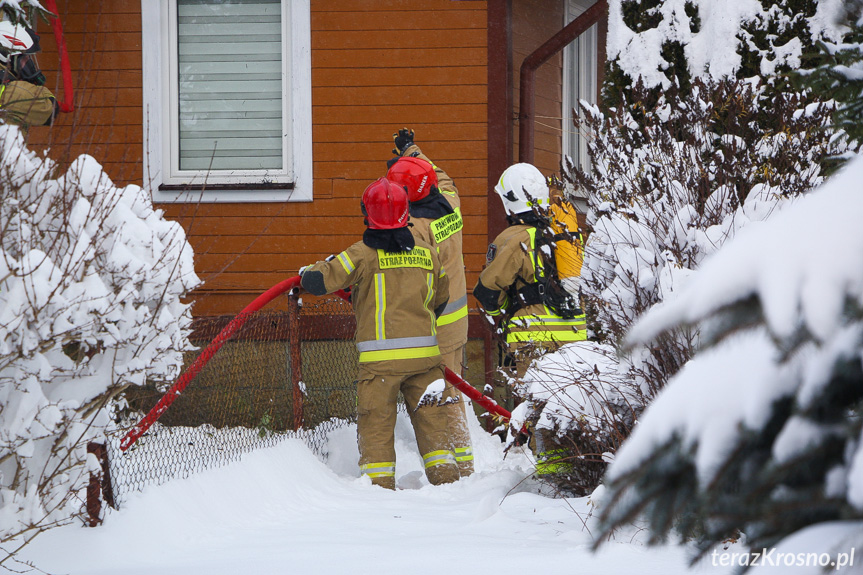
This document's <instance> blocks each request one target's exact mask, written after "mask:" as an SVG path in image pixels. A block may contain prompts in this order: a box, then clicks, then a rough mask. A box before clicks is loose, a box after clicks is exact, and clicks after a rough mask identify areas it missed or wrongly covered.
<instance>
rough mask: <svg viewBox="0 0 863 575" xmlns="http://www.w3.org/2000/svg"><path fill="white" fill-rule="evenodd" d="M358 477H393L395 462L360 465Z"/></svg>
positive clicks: (394, 474)
mask: <svg viewBox="0 0 863 575" xmlns="http://www.w3.org/2000/svg"><path fill="white" fill-rule="evenodd" d="M360 475H368V476H369V477H371V478H372V479H374V478H376V477H395V476H396V462H395V461H385V462H383V463H366V464H365V465H360Z"/></svg>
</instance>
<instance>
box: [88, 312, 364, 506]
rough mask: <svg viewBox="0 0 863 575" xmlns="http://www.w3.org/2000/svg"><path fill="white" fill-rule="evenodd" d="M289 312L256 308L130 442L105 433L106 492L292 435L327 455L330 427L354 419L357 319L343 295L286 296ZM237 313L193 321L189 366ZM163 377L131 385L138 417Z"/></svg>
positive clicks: (117, 498)
mask: <svg viewBox="0 0 863 575" xmlns="http://www.w3.org/2000/svg"><path fill="white" fill-rule="evenodd" d="M287 297H288V301H289V306H288V310H287V311H267V310H262V311H259V312H255V313H253V314H251V315H250V316H249V318H248V320H247V321H246V323H245V324H243V326H242V327H241V328H240V329H239V330H238V331H237V332H236V333H234V334H233V336H232V337H231V338H230V339H229V340H228V341H227V342H226V343H225V344H224V345H223V346H222V348H221V349H220V350H219V352H218V353H216V355H215V356H213V358H212V359H211V360H210V361H209V362H208V363H207V364H206V366H205V367H204V368H203V370H202V371H201V372H200V373H199V374H198V375H197V376H196V377H195V379H193V380H192V381H191V383H189V385H188V386H187V387H186V388H185V390H184V391H183V392H182V393H181V394H180V396H179V397H177V399H176V400H175V401H174V403H173V404H171V406H170V407H169V408H168V410H167V411H166V412H165V413H163V414H162V416H161V418H159V421H158V422H157V423H156V424H155V425H153V427H151V428H150V429H149V431H148V432H147V433H146V434H144V435H143V436H142V437H141V438H140V439H138V441H137V442H136V443H134V444H133V445H132V446H131V447H130V448H129V449H128V450H127V451H125V452H124V451H122V450H121V449H120V440H121V439H122V437H123V435H124V434H125V431H126V429H122V430H119V431H118V432H117V433H116V435H112V436H111V437H109V439H108V444H107V446H106V449H105V453H106V455H105V456H106V457H107V466H105V465H103V469H104V472H105V475H106V477H103V478H102V479H101V484H102V486H103V488H104V487H110V488H111V493H110V494H109V493H106V494H105V500H106V501H108V502H109V503H112V504H114V505H116V506H120V505H122V504H123V502H124V501H125V500H126V499H127V497H128V495H129V494H131V493H133V492H135V491H140V490H141V489H143V488H144V487H146V486H148V485H154V484H160V483H164V482H165V481H168V480H171V479H175V478H182V477H188V476H189V475H191V474H193V473H196V472H198V471H202V470H204V469H209V468H212V467H215V466H219V465H224V464H226V463H228V462H231V461H235V460H237V459H239V457H240V456H241V455H242V454H243V453H246V452H249V451H252V450H254V449H258V448H261V447H267V446H271V445H274V444H275V443H277V442H279V441H281V440H283V439H285V438H287V437H296V438H300V439H302V440H304V441H305V442H306V443H307V445H308V446H309V448H310V449H311V450H312V451H314V452H315V453H317V454H318V455H320V456H325V453H324V448H325V445H326V441H327V435H328V433H329V432H330V431H332V430H333V429H336V428H338V427H342V426H344V425H348V424H350V423H352V422H354V421H356V401H357V399H356V373H357V350H356V346H355V345H354V340H353V338H354V331H355V326H356V322H355V319H354V315H353V311H352V309H351V305H350V304H349V303H347V302H345V301H344V300H342V299H339V298H313V297H308V296H304V298H302V299H298V298H296V297H295V296H287ZM230 319H231V318H230V317H217V318H203V319H199V320H198V321H197V322H196V327H195V331H194V333H193V334H192V336H191V338H190V339H192V342H193V343H194V344H195V345H196V346H198V347H199V349H198V351H195V352H190V353H188V354H187V356H186V357H185V358H184V363H185V365H190V364H191V363H192V362H193V361H194V360H195V358H196V357H197V355H198V354H200V353H201V351H203V349H204V348H205V347H206V346H207V345H208V344H209V343H210V342H211V341H212V340H213V339H214V338H215V337H216V335H217V334H218V333H219V332H220V331H221V330H222V329H223V328H224V327H225V325H227V323H228V321H230ZM164 391H165V390H164V389H158V388H157V387H156V386H144V387H140V388H135V389H129V390H127V391H126V393H125V397H124V399H125V401H126V403H127V404H128V410H127V417H128V419H129V424H130V425H134V424H135V423H137V422H138V420H139V419H140V417H141V416H142V415H143V414H145V413H147V412H148V411H149V410H150V409H151V408H152V407H153V406H154V405H156V403H157V402H158V401H159V399H160V398H161V397H162V395H163V393H164Z"/></svg>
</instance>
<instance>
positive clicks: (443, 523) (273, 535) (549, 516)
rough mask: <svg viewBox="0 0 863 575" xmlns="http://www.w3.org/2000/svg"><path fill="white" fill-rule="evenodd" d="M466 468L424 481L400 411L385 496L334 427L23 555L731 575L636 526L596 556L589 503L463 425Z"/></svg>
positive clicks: (260, 567) (418, 569)
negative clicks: (544, 480) (657, 542)
mask: <svg viewBox="0 0 863 575" xmlns="http://www.w3.org/2000/svg"><path fill="white" fill-rule="evenodd" d="M471 432H472V435H473V438H474V447H475V451H476V467H477V472H476V473H475V474H474V475H473V476H471V477H469V478H466V479H462V480H461V481H459V482H457V483H455V484H450V485H443V486H432V485H429V484H428V483H427V481H426V480H425V477H424V476H423V474H422V471H421V460H420V457H419V454H418V453H417V450H416V447H415V444H414V436H413V431H412V429H411V427H410V424H409V423H408V422H407V418H406V416H404V415H403V414H402V415H400V417H399V422H398V425H397V428H396V434H397V441H396V447H397V460H398V469H397V482H398V486H399V489H398V490H397V491H395V492H392V491H386V490H384V489H381V488H379V487H374V486H372V485H371V483H370V482H369V481H368V480H367V479H365V478H360V477H358V470H357V459H358V453H357V446H356V435H355V434H356V427H355V426H348V427H343V428H341V429H338V430H336V431H334V432H333V433H332V434H331V436H330V440H329V444H328V450H329V456H328V457H327V461H326V462H323V461H321V459H320V458H319V457H317V456H315V455H314V454H313V453H312V452H311V451H310V450H309V449H308V448H307V447H306V446H305V444H304V443H302V442H301V441H300V440H297V439H287V440H285V441H283V442H281V443H280V444H278V445H276V446H274V447H271V448H267V449H261V450H258V451H255V452H253V453H249V454H247V455H245V456H244V457H243V458H242V460H241V461H239V462H237V463H234V464H231V465H229V466H226V467H221V468H217V469H210V470H208V471H204V472H202V473H199V474H196V475H193V476H192V477H189V478H187V479H182V480H174V481H172V482H169V483H166V484H164V485H160V486H154V487H151V488H148V489H146V490H145V491H144V492H143V493H140V494H134V495H132V496H130V497H129V498H128V501H127V503H126V504H125V505H124V506H123V508H122V509H120V510H118V511H115V510H109V512H108V513H107V517H106V518H105V522H104V524H103V525H102V526H100V527H96V528H88V527H82V526H67V527H61V528H57V529H54V530H51V531H49V532H47V533H45V534H44V535H41V536H39V537H37V538H36V539H35V540H34V541H33V542H32V543H31V544H30V545H29V546H27V547H26V548H25V549H24V550H23V551H22V553H21V555H20V559H23V560H27V561H30V562H32V563H33V564H34V565H35V566H36V567H38V568H39V569H41V570H43V571H46V572H48V573H51V574H61V573H62V574H69V575H75V574H80V575H139V574H140V575H144V574H147V575H174V574H176V575H196V574H199V573H200V574H207V575H222V574H224V575H229V574H230V575H238V574H254V575H265V574H269V573H298V574H304V575H308V574H315V573H327V574H329V573H375V574H377V573H405V574H406V573H410V574H423V573H435V574H438V573H441V572H446V573H452V574H461V573H495V574H508V573H518V574H520V575H521V574H524V573H561V574H563V573H583V574H592V573H593V574H601V575H613V574H616V573H620V574H627V575H629V574H634V573H638V574H641V575H651V574H662V575H671V574H675V573H705V572H709V573H711V574H713V573H716V574H723V573H731V570H730V568H728V567H713V566H712V565H710V559H709V558H708V560H707V562H706V563H705V564H704V565H702V566H700V567H697V568H696V569H695V570H689V569H688V568H687V565H688V551H687V549H686V548H685V547H674V546H669V547H660V548H651V547H647V546H645V545H644V544H643V543H642V540H643V539H645V538H644V537H643V533H642V532H641V531H640V530H639V529H638V528H636V527H633V528H632V529H628V530H626V531H625V532H619V533H617V535H616V537H615V539H614V540H613V541H611V542H609V543H607V544H605V545H604V546H603V547H602V548H601V549H600V551H598V552H596V553H594V552H592V551H591V545H592V543H593V539H592V536H591V526H592V525H593V524H594V521H595V520H594V518H593V517H592V516H591V513H590V511H591V509H592V508H591V505H590V503H589V501H588V498H579V499H562V498H553V497H549V496H545V495H543V494H542V493H541V490H540V488H539V485H538V484H537V483H536V482H535V481H534V480H532V479H531V477H530V475H531V467H532V465H531V460H530V458H529V456H528V455H527V454H525V453H523V452H512V451H511V452H510V453H509V454H507V455H506V457H504V454H503V449H502V446H501V443H500V441H499V439H498V438H497V437H494V436H490V435H488V434H487V433H485V432H484V431H483V430H482V429H481V427H480V424H479V422H476V423H475V424H472V429H471Z"/></svg>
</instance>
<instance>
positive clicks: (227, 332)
mask: <svg viewBox="0 0 863 575" xmlns="http://www.w3.org/2000/svg"><path fill="white" fill-rule="evenodd" d="M299 285H300V276H294V277H292V278H288V279H286V280H284V281H282V282H280V283H278V284H276V285H274V286H273V287H271V288H270V289H268V290H267V291H265V292H264V293H263V294H261V295H259V296H258V297H257V298H255V300H254V301H252V303H250V304H249V305H247V306H246V307H245V308H244V309H243V311H241V312H240V313H238V314H237V315H236V316H235V317H234V319H232V320H231V321H230V322H229V323H228V325H226V326H225V327H224V328H223V329H222V331H220V332H219V335H217V336H216V337H215V339H213V341H212V342H210V345H208V346H207V347H206V348H205V349H204V351H203V352H201V355H199V356H198V357H197V359H195V361H194V363H192V365H190V366H189V368H188V369H187V370H186V371H184V372H183V373H182V374H181V375H180V377H179V378H178V379H177V381H176V382H175V383H174V385H173V386H171V389H169V390H168V391H167V392H165V395H163V396H162V399H160V400H159V403H157V404H156V405H155V407H153V409H151V410H150V412H149V413H148V414H147V415H145V416H144V418H143V419H142V420H141V421H140V422H138V425H136V426H135V427H133V428H132V429H131V430H129V432H128V433H127V434H126V435H125V436H124V437H123V439H122V441H120V449H121V450H123V451H126V450H127V449H129V448H130V447H132V445H133V444H134V443H135V442H136V441H138V438H139V437H141V436H142V435H144V433H146V432H147V430H148V429H150V427H151V426H152V425H153V424H154V423H156V420H157V419H159V417H161V415H162V414H163V413H165V411H167V410H168V407H170V406H171V404H172V403H174V400H175V399H177V396H178V395H180V393H182V392H183V390H184V389H185V388H186V386H187V385H189V382H190V381H192V380H193V379H194V378H195V376H196V375H198V374H199V373H200V372H201V370H202V369H204V366H205V365H207V362H208V361H210V359H211V358H212V357H213V356H214V355H216V352H217V351H219V348H221V347H222V345H223V344H224V343H225V342H226V341H228V339H230V337H231V336H232V335H234V333H235V332H236V331H237V330H238V329H240V327H242V325H243V324H244V323H246V320H247V319H248V318H249V316H250V315H251V314H252V313H254V312H256V311H258V310H259V309H261V308H262V307H264V306H265V305H267V304H268V303H270V302H271V301H273V300H274V299H275V298H277V297H278V296H280V295H282V294H283V293H285V292H287V291H289V290H291V289H293V288H295V287H297V286H299ZM336 295H338V296H339V297H341V298H342V299H345V300H348V298H349V296H348V294H347V292H345V291H344V290H339V291H337V292H336ZM444 372H445V374H446V379H447V381H449V382H450V383H451V384H452V385H453V386H454V387H455V388H456V389H458V390H459V391H461V392H462V393H463V394H465V395H466V396H468V397H469V398H471V399H472V400H473V401H475V402H477V403H478V404H480V405H481V406H483V407H484V408H485V409H487V410H488V411H489V412H491V413H494V414H495V415H498V416H500V417H502V418H504V419H507V420H509V419H510V418H511V417H512V414H511V413H510V412H509V411H507V410H506V409H504V408H503V407H501V406H500V405H498V403H497V402H496V401H495V400H493V399H491V398H490V397H487V396H485V395H483V394H481V393H480V392H479V391H477V390H476V388H474V387H473V386H472V385H471V384H469V383H468V382H466V381H465V380H464V379H462V378H461V377H460V376H459V375H457V374H456V373H455V372H453V371H452V370H451V369H449V368H448V367H445V368H444Z"/></svg>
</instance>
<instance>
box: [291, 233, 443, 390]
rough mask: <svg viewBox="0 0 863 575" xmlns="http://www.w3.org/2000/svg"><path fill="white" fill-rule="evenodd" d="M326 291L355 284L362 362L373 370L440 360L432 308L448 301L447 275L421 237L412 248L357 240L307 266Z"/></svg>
mask: <svg viewBox="0 0 863 575" xmlns="http://www.w3.org/2000/svg"><path fill="white" fill-rule="evenodd" d="M305 272H306V273H308V272H320V273H321V274H322V275H323V283H324V287H325V288H326V292H327V293H332V292H334V291H336V290H339V289H344V288H346V287H348V286H352V289H351V301H352V303H353V307H354V313H355V315H356V317H357V331H356V342H357V349H358V350H359V352H360V357H359V361H360V363H363V364H365V365H366V368H367V369H369V371H371V372H372V373H406V372H410V371H414V370H416V369H421V368H422V367H423V366H427V367H429V368H430V367H433V366H434V365H437V364H438V363H440V349H439V348H438V344H437V328H436V325H435V315H434V310H435V309H437V308H439V307H441V306H443V305H444V304H445V303H446V302H447V293H448V291H449V279H448V278H447V275H446V272H445V270H444V269H443V267H442V266H441V264H440V258H439V257H438V255H437V252H436V251H435V250H434V249H433V248H432V247H431V246H430V245H428V244H427V243H425V242H423V241H422V240H417V241H416V247H414V249H413V250H411V251H409V252H397V253H391V252H385V251H384V250H375V249H372V248H370V247H368V246H367V245H365V244H364V243H363V242H361V241H360V242H357V243H355V244H354V245H352V246H350V247H349V248H348V249H346V250H345V251H343V252H341V253H340V254H338V255H337V256H336V257H333V258H329V259H328V260H326V261H320V262H317V263H315V264H314V265H311V266H309V267H308V268H307V269H306V270H305Z"/></svg>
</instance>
